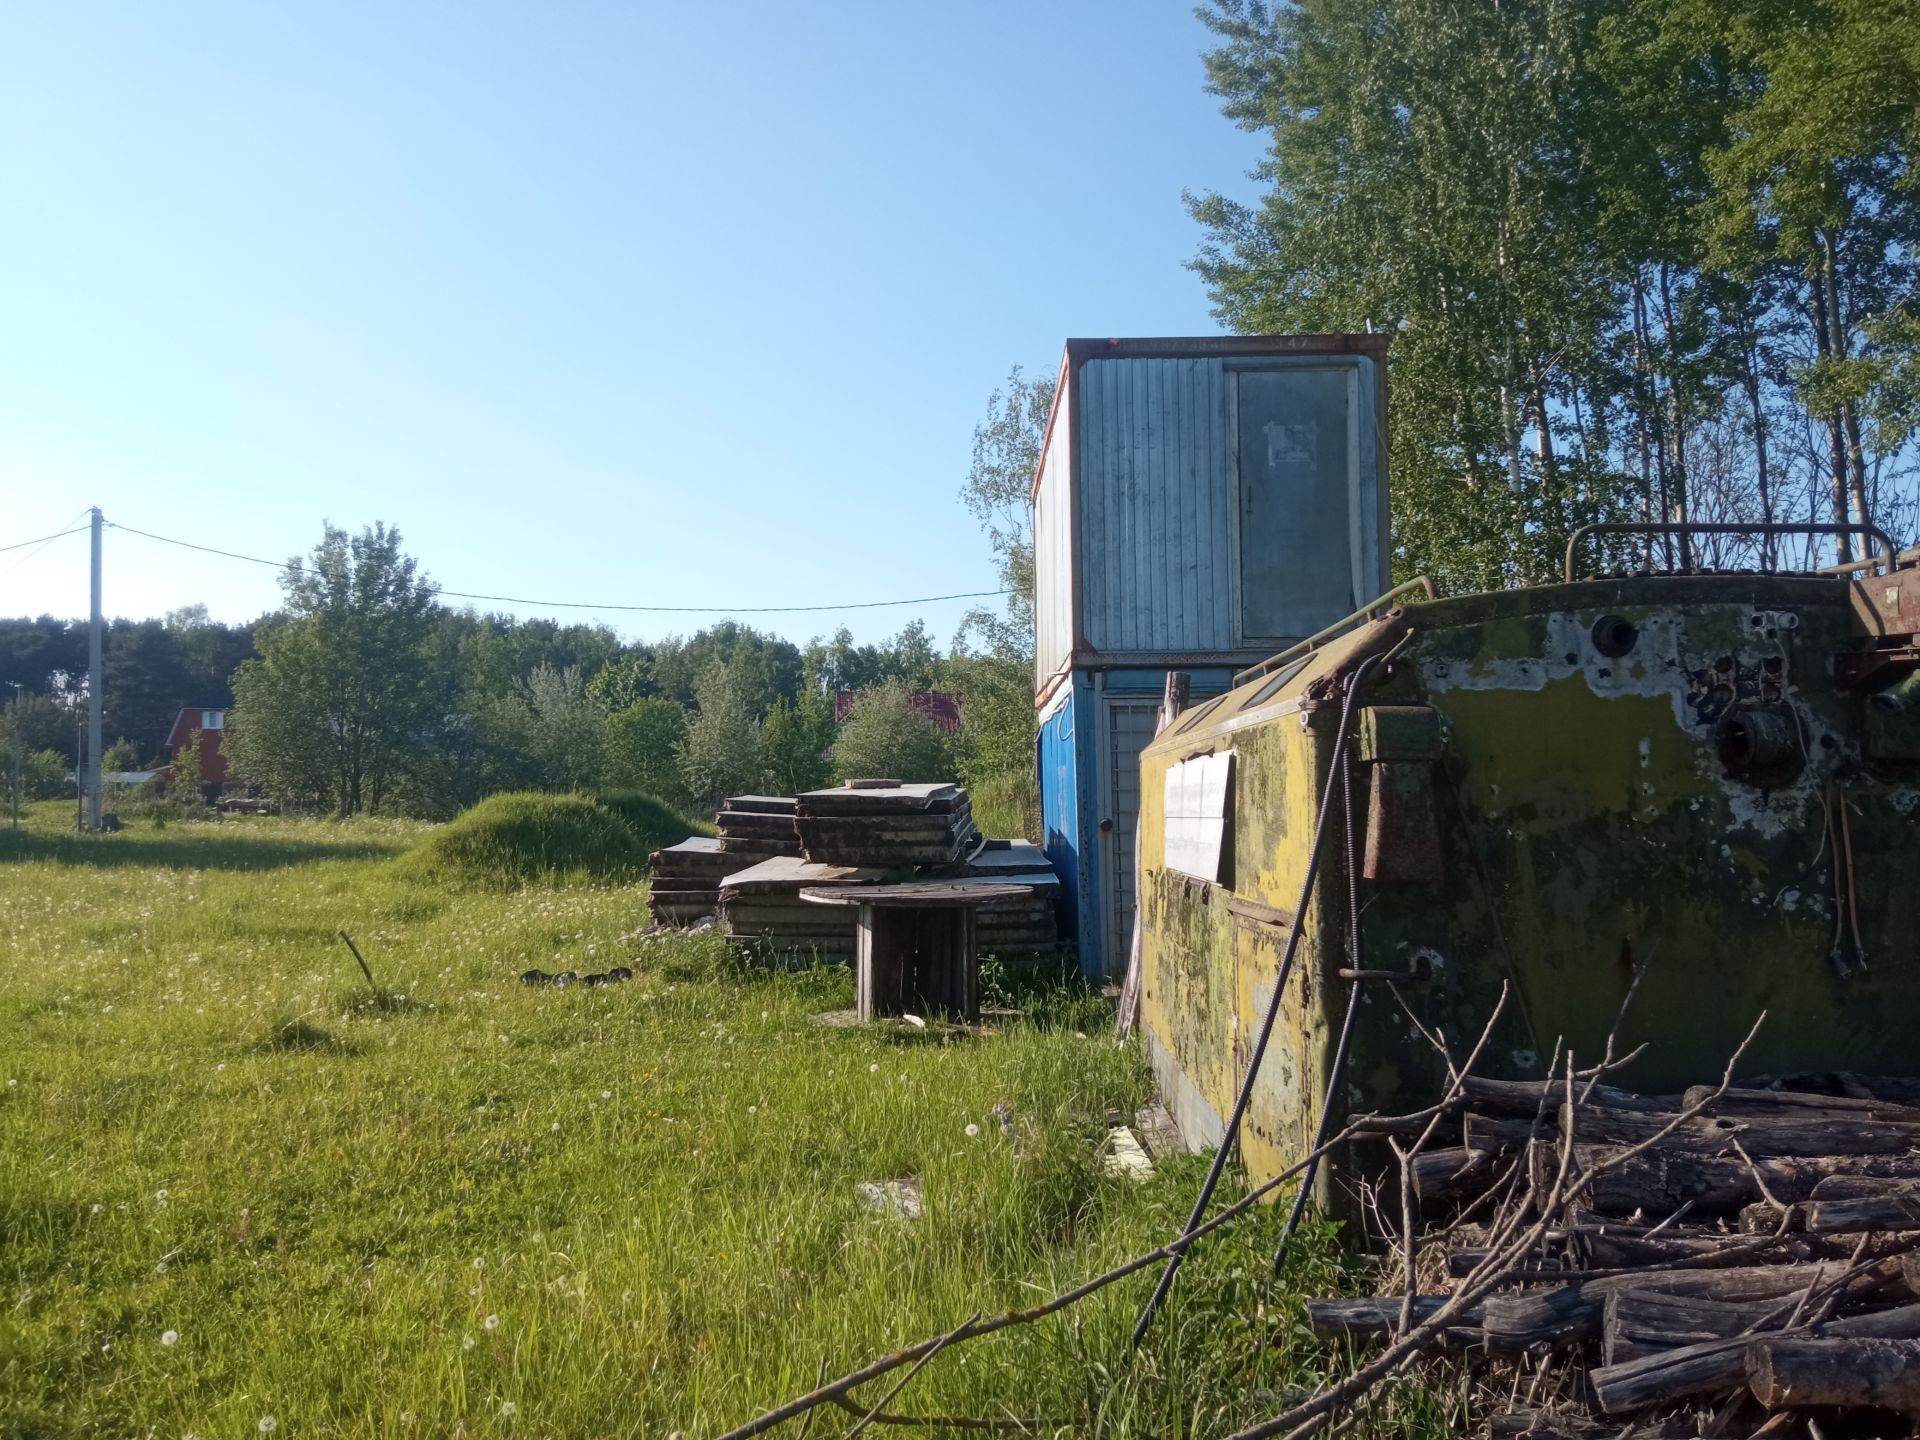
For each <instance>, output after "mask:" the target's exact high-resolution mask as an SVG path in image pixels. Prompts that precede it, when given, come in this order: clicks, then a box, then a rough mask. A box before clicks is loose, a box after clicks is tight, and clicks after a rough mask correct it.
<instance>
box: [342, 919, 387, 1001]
mask: <svg viewBox="0 0 1920 1440" xmlns="http://www.w3.org/2000/svg"><path fill="white" fill-rule="evenodd" d="M339 934H340V938H341V939H342V940H344V941H346V942H347V949H349V950H351V951H352V952H353V958H354V959H355V960H359V961H360V973H361V974H362V975H364V976H366V977H367V987H368V988H369V989H370V990H372V991H373V993H374V994H375V995H376V996H377V995H379V993H380V987H379V986H378V985H377V984H375V983H374V979H373V971H371V970H369V969H368V968H367V962H366V961H365V960H364V959H361V955H360V947H359V946H358V945H356V944H354V943H353V937H352V936H351V935H349V934H347V932H346V931H344V930H342V931H340V932H339Z"/></svg>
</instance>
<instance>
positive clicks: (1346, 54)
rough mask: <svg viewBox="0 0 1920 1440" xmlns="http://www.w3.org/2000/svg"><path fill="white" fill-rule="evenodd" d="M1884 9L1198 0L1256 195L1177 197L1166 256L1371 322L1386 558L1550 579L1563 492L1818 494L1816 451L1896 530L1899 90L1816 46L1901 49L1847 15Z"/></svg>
mask: <svg viewBox="0 0 1920 1440" xmlns="http://www.w3.org/2000/svg"><path fill="white" fill-rule="evenodd" d="M1885 9H1886V7H1885V6H1884V4H1882V3H1880V0H1839V3H1836V4H1835V5H1834V6H1832V7H1819V14H1818V16H1817V18H1815V12H1814V11H1809V10H1807V8H1806V7H1804V6H1802V5H1799V4H1798V3H1797V0H1765V3H1762V4H1760V5H1758V6H1753V5H1748V4H1745V3H1735V0H1529V3H1521V4H1513V5H1500V6H1469V7H1465V8H1461V7H1457V6H1451V5H1447V4H1442V3H1438V0H1311V3H1302V4H1299V5H1286V6H1268V5H1265V4H1261V3H1258V0H1215V3H1213V4H1212V5H1211V6H1210V7H1209V8H1208V9H1206V10H1205V11H1203V18H1204V19H1205V20H1206V22H1207V23H1208V24H1209V25H1210V26H1211V27H1212V28H1213V30H1214V31H1215V33H1216V34H1217V35H1218V36H1219V38H1220V42H1221V43H1220V44H1219V46H1218V47H1217V48H1216V49H1215V50H1214V51H1213V52H1212V53H1211V54H1210V55H1209V56H1208V57H1207V66H1208V79H1209V83H1210V88H1212V89H1213V90H1214V92H1215V93H1216V94H1218V95H1219V96H1220V97H1221V98H1222V100H1223V102H1224V109H1225V111H1226V114H1227V115H1228V116H1229V117H1230V118H1231V119H1233V120H1234V121H1236V122H1237V123H1238V124H1240V125H1241V126H1242V127H1244V128H1246V129H1249V130H1254V131H1258V132H1261V133H1262V134H1264V135H1265V136H1266V138H1267V142H1268V152H1267V158H1266V160H1265V162H1264V163H1263V164H1262V166H1261V168H1260V170H1259V172H1258V175H1259V178H1260V179H1261V180H1262V182H1263V183H1264V185H1265V187H1266V188H1265V193H1264V195H1263V196H1262V197H1261V198H1260V199H1259V201H1258V202H1257V203H1255V204H1251V205H1248V204H1241V203H1238V202H1235V201H1232V200H1229V199H1227V198H1226V197H1224V196H1220V195H1205V196H1199V197H1193V198H1192V199H1191V204H1192V207H1193V210H1194V213H1195V215H1196V216H1197V218H1198V219H1199V220H1200V221H1201V222H1202V224H1203V225H1204V226H1205V227H1206V231H1207V239H1206V243H1205V245H1204V247H1203V249H1202V251H1201V254H1200V256H1199V258H1198V260H1197V261H1196V262H1195V268H1196V269H1197V270H1198V271H1199V272H1200V274H1201V275H1202V277H1203V278H1204V279H1205V281H1206V282H1207V284H1208V287H1209V289H1210V292H1211V293H1212V295H1213V298H1214V302H1215V306H1216V312H1217V313H1218V314H1219V315H1220V317H1221V318H1222V319H1223V320H1225V321H1226V322H1227V323H1229V324H1230V325H1232V326H1233V327H1234V328H1235V329H1237V330H1240V331H1245V332H1287V331H1296V332H1301V331H1304V332H1314V331H1358V330H1372V331H1374V332H1376V333H1385V334H1387V335H1390V336H1391V337H1392V349H1391V360H1390V363H1391V367H1392V380H1393V403H1392V406H1391V413H1390V423H1391V429H1392V434H1391V441H1392V471H1393V546H1394V564H1395V569H1396V572H1397V573H1398V574H1399V575H1401V576H1402V577H1405V576H1407V575H1410V574H1413V573H1417V572H1419V571H1423V570H1424V571H1427V572H1429V573H1431V574H1433V575H1434V577H1435V578H1436V580H1438V581H1439V582H1440V583H1441V586H1442V588H1443V589H1470V588H1489V587H1493V586H1498V585H1506V584H1515V583H1526V582H1533V581H1540V580H1546V579H1550V578H1552V577H1553V574H1554V572H1555V570H1556V569H1557V565H1558V556H1559V553H1560V550H1561V548H1562V545H1563V543H1564V540H1565V537H1566V536H1567V534H1568V533H1569V532H1570V531H1571V530H1572V529H1573V528H1574V527H1576V526H1577V525H1579V524H1582V523H1585V522H1588V521H1594V520H1609V519H1640V518H1652V519H1662V518H1671V519H1675V520H1680V519H1693V520H1756V519H1767V518H1771V519H1779V518H1787V517H1795V516H1801V517H1804V516H1807V515H1808V514H1809V513H1810V512H1811V513H1812V514H1813V515H1814V516H1815V517H1820V516H1823V515H1835V516H1836V517H1837V518H1844V516H1845V515H1846V514H1847V513H1848V509H1849V506H1848V500H1847V498H1846V494H1845V491H1846V485H1845V484H1842V485H1841V498H1840V500H1839V501H1838V502H1837V504H1836V502H1835V501H1834V500H1833V498H1832V494H1833V482H1834V477H1835V476H1838V477H1840V479H1841V480H1842V481H1844V480H1845V479H1846V478H1847V477H1848V476H1851V477H1852V481H1853V493H1852V496H1851V511H1852V513H1853V514H1855V515H1861V514H1867V513H1871V514H1872V515H1874V516H1875V518H1877V519H1880V520H1881V521H1883V522H1884V523H1888V524H1892V525H1894V527H1895V528H1896V529H1901V528H1906V529H1911V528H1912V524H1913V518H1914V517H1913V513H1912V511H1913V502H1914V495H1913V489H1912V485H1911V479H1912V474H1911V467H1903V466H1902V465H1901V464H1900V463H1899V461H1900V446H1901V444H1902V443H1904V432H1903V431H1902V430H1901V429H1900V426H1899V423H1898V420H1897V418H1896V417H1897V416H1898V415H1899V414H1901V413H1902V410H1901V403H1900V398H1899V397H1900V396H1901V395H1902V394H1903V393H1904V392H1903V390H1902V388H1901V386H1900V384H1899V383H1898V376H1899V375H1900V373H1901V371H1902V369H1903V367H1904V366H1905V364H1906V363H1907V360H1908V358H1909V357H1910V356H1911V354H1912V352H1911V350H1910V349H1908V350H1906V351H1905V352H1904V354H1896V353H1895V351H1896V350H1897V349H1898V347H1899V346H1901V345H1904V344H1906V343H1907V342H1906V341H1902V340H1900V339H1899V338H1898V336H1899V334H1900V333H1901V332H1900V328H1899V326H1898V324H1897V323H1894V324H1889V323H1887V322H1886V321H1885V320H1884V319H1881V318H1879V317H1883V316H1888V315H1891V314H1893V313H1895V312H1898V311H1899V310H1901V309H1903V308H1906V309H1911V307H1912V305H1913V299H1912V297H1913V294H1914V293H1915V292H1914V290H1913V287H1912V283H1911V279H1912V276H1913V258H1914V243H1915V239H1916V233H1917V232H1916V228H1915V224H1914V205H1913V199H1914V197H1913V195H1912V193H1911V189H1910V184H1909V181H1908V179H1907V178H1906V177H1908V176H1909V175H1910V165H1909V163H1908V162H1909V158H1910V151H1911V132H1912V125H1911V121H1910V113H1909V112H1910V110H1911V107H1907V110H1905V111H1903V110H1902V109H1901V107H1898V106H1891V105H1886V104H1883V103H1881V101H1880V100H1879V99H1877V98H1872V97H1873V96H1874V92H1873V91H1872V90H1871V88H1870V87H1861V88H1857V89H1856V88H1855V87H1853V86H1851V85H1835V84H1832V83H1831V80H1832V71H1833V65H1834V61H1833V58H1832V55H1833V51H1834V48H1835V47H1836V46H1837V47H1839V48H1840V49H1841V50H1862V51H1864V50H1867V49H1871V48H1873V46H1874V45H1875V44H1880V45H1881V46H1882V48H1884V49H1886V50H1888V51H1891V52H1897V53H1899V54H1906V53H1907V51H1908V50H1909V48H1910V47H1905V46H1887V45H1885V44H1884V42H1880V41H1878V40H1877V39H1873V38H1865V37H1878V36H1879V35H1881V34H1882V33H1890V30H1889V26H1888V24H1887V23H1886V21H1885V17H1884V12H1885ZM1796 17H1799V18H1796ZM1874 17H1879V18H1878V19H1876V18H1874ZM1803 21H1804V22H1805V23H1803ZM1909 28H1910V27H1909ZM1860 63H1861V65H1862V67H1863V71H1862V73H1876V74H1888V73H1900V74H1909V75H1910V74H1911V71H1910V70H1906V71H1902V70H1900V69H1899V67H1900V66H1901V65H1902V64H1905V63H1907V62H1905V61H1900V60H1895V59H1891V58H1889V56H1888V55H1875V56H1873V57H1872V58H1868V57H1866V56H1865V55H1862V58H1861V61H1860ZM1816 90H1819V91H1822V92H1823V93H1820V94H1815V93H1814V92H1815V91H1816ZM1838 112H1844V113H1845V117H1846V118H1844V119H1843V118H1841V116H1840V114H1839V113H1838ZM1821 117H1824V118H1821ZM1808 127H1813V130H1812V131H1810V130H1809V128H1808ZM1815 132H1817V133H1815ZM1823 207H1824V208H1823ZM1823 227H1825V229H1824V231H1823ZM1836 256H1837V257H1838V260H1837V264H1836V262H1835V257H1836ZM1829 271H1831V272H1832V273H1827V272H1829ZM1823 308H1824V312H1825V313H1826V314H1827V315H1828V316H1829V318H1830V320H1831V321H1832V322H1833V323H1831V324H1825V325H1823V324H1821V323H1819V316H1820V315H1821V314H1822V313H1823ZM1810 359H1811V360H1812V361H1813V362H1814V363H1812V364H1809V363H1808V361H1809V360H1810ZM1856 362H1871V363H1856ZM1876 387H1877V388H1876ZM1874 416H1885V417H1888V418H1889V420H1890V421H1891V422H1892V423H1888V424H1885V425H1881V424H1876V423H1867V424H1864V425H1863V424H1862V423H1861V422H1862V420H1863V418H1870V417H1874ZM1810 422H1811V423H1812V424H1817V425H1819V426H1821V427H1822V428H1823V429H1826V430H1828V431H1829V432H1830V434H1829V435H1828V436H1827V437H1826V438H1827V439H1828V440H1829V441H1830V443H1829V444H1827V445H1824V446H1822V445H1817V444H1812V443H1809V441H1810V440H1811V438H1812V437H1811V436H1810V435H1809V424H1810ZM1909 458H1911V457H1909ZM1656 548H1657V547H1653V546H1649V547H1647V548H1646V551H1645V552H1644V553H1643V556H1642V557H1641V558H1651V557H1652V555H1653V552H1654V550H1655V549H1656ZM1702 549H1703V550H1705V551H1706V552H1707V554H1706V558H1707V560H1708V562H1709V563H1713V564H1731V563H1735V562H1736V561H1737V560H1740V559H1741V558H1743V557H1744V560H1745V562H1746V563H1751V562H1752V561H1753V560H1754V559H1756V558H1758V550H1757V549H1756V548H1753V547H1749V548H1748V549H1747V550H1745V551H1740V550H1739V549H1738V547H1737V546H1732V545H1723V544H1721V542H1711V543H1710V544H1708V545H1705V546H1703V547H1702ZM1682 554H1684V551H1682ZM1662 558H1663V559H1665V560H1671V559H1672V558H1673V554H1672V552H1671V551H1667V552H1665V554H1664V555H1663V556H1662ZM1789 558H1790V559H1791V558H1799V559H1805V558H1808V557H1806V556H1798V557H1789Z"/></svg>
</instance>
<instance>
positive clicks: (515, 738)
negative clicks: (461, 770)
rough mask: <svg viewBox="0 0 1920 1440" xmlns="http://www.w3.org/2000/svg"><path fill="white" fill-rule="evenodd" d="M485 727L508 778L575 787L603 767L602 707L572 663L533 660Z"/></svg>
mask: <svg viewBox="0 0 1920 1440" xmlns="http://www.w3.org/2000/svg"><path fill="white" fill-rule="evenodd" d="M485 728H486V735H487V748H488V751H489V753H490V754H491V755H492V756H495V757H497V758H496V760H495V764H496V766H497V767H498V769H499V770H500V771H502V772H505V773H504V774H503V776H502V778H507V777H509V776H510V778H511V783H515V784H519V785H525V786H530V787H533V788H536V789H542V790H578V789H582V788H586V787H591V786H593V785H597V784H599V783H600V780H601V777H602V775H603V773H604V772H605V769H606V761H607V707H606V706H605V704H604V703H602V701H601V700H600V699H599V698H598V697H596V696H594V695H592V694H589V693H588V689H587V684H586V681H585V680H584V679H583V678H582V676H581V674H580V671H579V670H578V669H577V668H576V667H574V666H571V665H569V666H567V667H566V668H565V669H563V670H556V669H555V668H554V667H553V666H551V665H539V666H536V667H535V668H534V671H533V673H532V674H531V675H529V676H527V678H526V679H525V680H524V681H522V682H521V683H520V684H518V685H516V686H515V687H514V689H513V691H512V693H511V694H509V695H507V696H506V697H505V698H503V699H501V700H499V701H497V702H496V703H495V704H494V706H493V707H492V709H491V710H490V711H489V712H488V715H487V721H486V727H485Z"/></svg>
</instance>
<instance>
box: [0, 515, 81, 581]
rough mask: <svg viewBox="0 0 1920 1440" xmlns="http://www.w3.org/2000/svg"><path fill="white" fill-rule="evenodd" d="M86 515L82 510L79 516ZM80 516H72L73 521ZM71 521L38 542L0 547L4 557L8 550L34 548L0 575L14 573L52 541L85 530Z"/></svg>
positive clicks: (22, 541)
mask: <svg viewBox="0 0 1920 1440" xmlns="http://www.w3.org/2000/svg"><path fill="white" fill-rule="evenodd" d="M86 513H87V512H86V511H85V510H82V511H81V512H80V515H85V514H86ZM80 515H76V516H74V517H73V520H78V519H79V518H80ZM73 520H69V521H68V522H67V523H66V524H65V525H63V526H62V527H61V528H60V529H58V530H56V531H54V532H53V533H52V534H51V535H42V536H41V537H40V538H39V539H38V540H16V541H15V542H14V543H13V544H11V545H0V555H4V554H5V553H6V552H7V551H9V550H25V549H26V548H27V547H28V546H29V545H31V546H33V547H34V549H33V553H32V554H29V555H22V556H21V557H20V558H19V559H18V560H16V561H14V562H13V563H12V564H11V565H9V566H7V568H6V569H4V570H0V575H11V574H12V573H13V572H14V571H16V570H18V569H19V568H20V567H21V566H22V565H25V564H26V563H27V562H28V561H30V560H32V559H33V558H34V556H36V555H38V554H39V553H40V552H41V551H42V550H44V549H46V548H47V546H49V545H51V544H52V543H53V542H54V541H56V540H62V539H65V538H66V537H67V536H69V535H78V534H79V533H80V532H81V531H82V530H85V529H86V528H87V527H86V526H85V525H75V524H74V523H73Z"/></svg>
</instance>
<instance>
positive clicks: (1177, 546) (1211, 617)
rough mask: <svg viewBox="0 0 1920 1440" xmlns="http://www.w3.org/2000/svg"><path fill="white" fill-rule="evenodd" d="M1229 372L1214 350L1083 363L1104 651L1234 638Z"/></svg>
mask: <svg viewBox="0 0 1920 1440" xmlns="http://www.w3.org/2000/svg"><path fill="white" fill-rule="evenodd" d="M1224 379H1225V372H1224V371H1223V370H1222V368H1221V365H1220V361H1219V360H1218V359H1217V358H1215V357H1212V356H1206V357H1203V358H1199V359H1191V360H1175V359H1164V360H1161V359H1143V360H1132V359H1126V360H1086V361H1083V362H1082V363H1081V366H1080V376H1079V380H1080V384H1079V392H1080V424H1079V427H1078V442H1079V457H1078V458H1079V465H1078V467H1077V468H1078V469H1079V472H1080V477H1081V482H1080V490H1081V520H1080V529H1081V535H1080V543H1081V545H1082V547H1083V549H1082V560H1081V573H1082V575H1083V577H1084V589H1085V593H1084V595H1083V597H1082V603H1081V614H1082V615H1083V616H1084V626H1083V633H1084V634H1085V635H1086V638H1087V643H1088V645H1089V646H1091V647H1092V648H1093V649H1095V650H1102V651H1111V650H1120V651H1126V650H1133V651H1144V650H1224V649H1227V648H1229V647H1230V646H1231V645H1232V643H1233V621H1232V614H1233V567H1232V563H1231V560H1232V557H1231V546H1232V539H1231V529H1232V527H1231V521H1232V519H1233V473H1232V449H1231V447H1230V446H1229V445H1228V443H1227V394H1226V386H1225V384H1224V383H1223V382H1224Z"/></svg>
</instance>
